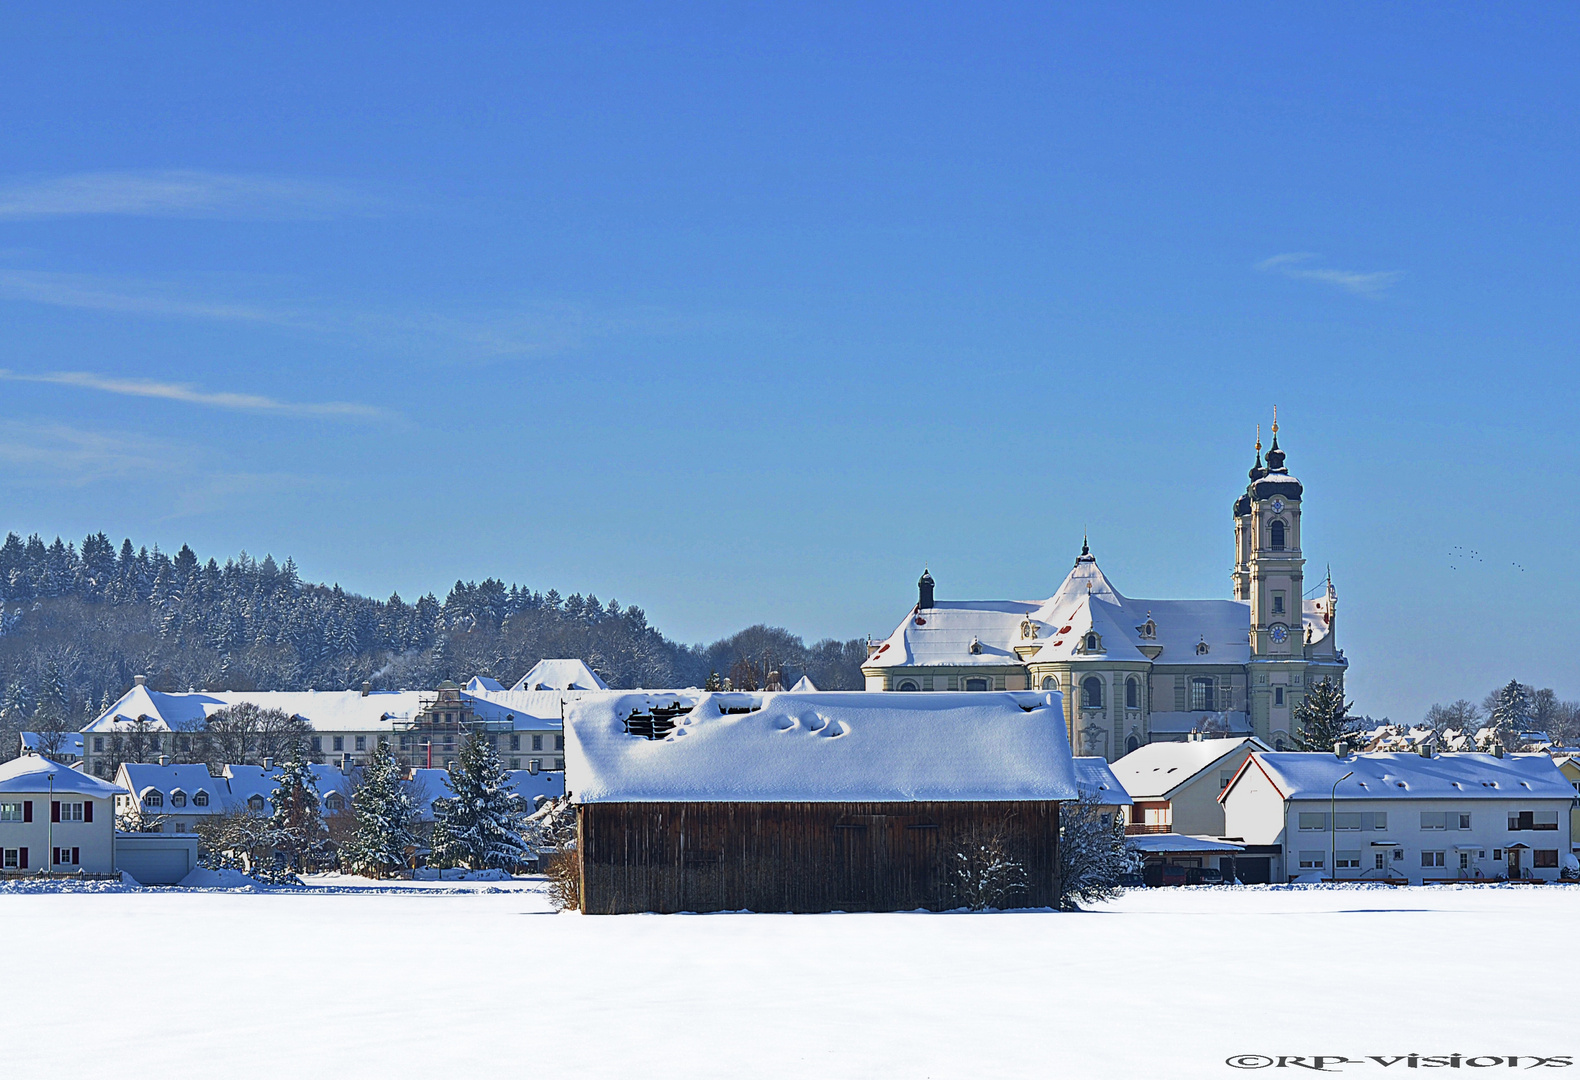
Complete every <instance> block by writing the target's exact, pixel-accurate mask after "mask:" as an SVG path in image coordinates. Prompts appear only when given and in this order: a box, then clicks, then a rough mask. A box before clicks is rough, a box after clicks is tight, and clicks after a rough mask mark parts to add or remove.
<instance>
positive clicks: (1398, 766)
mask: <svg viewBox="0 0 1580 1080" xmlns="http://www.w3.org/2000/svg"><path fill="white" fill-rule="evenodd" d="M1252 768H1258V769H1260V770H1261V771H1262V772H1263V773H1264V774H1265V775H1266V776H1267V778H1268V779H1269V780H1270V781H1272V783H1273V787H1274V788H1275V789H1277V790H1278V792H1279V793H1280V794H1281V795H1283V797H1284V798H1285V799H1316V798H1321V799H1327V798H1329V795H1330V792H1334V791H1335V788H1334V786H1333V785H1334V783H1335V781H1337V782H1338V787H1337V789H1336V797H1337V798H1340V799H1455V800H1459V799H1564V800H1570V799H1573V798H1574V794H1575V790H1574V786H1573V785H1572V784H1570V782H1569V781H1568V780H1566V779H1565V778H1564V775H1563V773H1561V772H1559V771H1558V767H1557V766H1556V765H1554V764H1553V760H1552V758H1550V757H1548V756H1547V755H1546V754H1510V755H1509V756H1507V757H1501V758H1500V757H1495V756H1494V755H1492V754H1438V755H1436V756H1435V757H1422V756H1421V755H1419V754H1352V755H1350V756H1349V757H1345V758H1340V757H1335V756H1334V755H1332V754H1300V753H1256V754H1252V755H1251V757H1250V758H1249V759H1248V760H1247V761H1246V763H1245V765H1243V766H1242V767H1241V769H1240V772H1239V773H1237V774H1236V775H1235V778H1234V782H1233V783H1231V784H1230V785H1229V786H1228V787H1227V788H1225V789H1224V791H1223V792H1222V794H1220V795H1219V796H1218V801H1219V802H1222V801H1223V800H1224V799H1225V798H1227V797H1228V794H1229V792H1230V791H1233V790H1234V788H1235V787H1236V786H1237V785H1238V784H1239V782H1240V777H1241V776H1244V775H1245V773H1246V772H1247V771H1248V770H1250V769H1252ZM1345 773H1353V774H1354V775H1352V776H1351V777H1349V778H1348V779H1343V780H1341V779H1340V778H1341V777H1343V776H1344V774H1345Z"/></svg>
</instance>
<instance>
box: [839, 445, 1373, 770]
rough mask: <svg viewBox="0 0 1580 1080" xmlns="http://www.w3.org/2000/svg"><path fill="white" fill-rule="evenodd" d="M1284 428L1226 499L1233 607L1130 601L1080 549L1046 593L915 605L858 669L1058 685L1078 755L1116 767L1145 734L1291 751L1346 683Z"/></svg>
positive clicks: (886, 680) (873, 685) (870, 676)
mask: <svg viewBox="0 0 1580 1080" xmlns="http://www.w3.org/2000/svg"><path fill="white" fill-rule="evenodd" d="M1284 459H1285V455H1284V452H1283V451H1282V450H1281V449H1279V446H1278V425H1277V424H1276V423H1275V424H1274V425H1273V442H1272V446H1271V447H1270V448H1269V450H1268V452H1267V460H1266V463H1265V464H1264V463H1263V460H1262V445H1261V443H1260V441H1259V442H1258V443H1257V447H1256V464H1255V466H1254V467H1253V468H1252V469H1251V472H1250V484H1249V485H1248V486H1247V487H1246V490H1245V494H1243V495H1241V496H1240V497H1239V499H1237V500H1236V502H1235V504H1234V541H1235V565H1234V574H1233V583H1234V599H1232V600H1136V599H1131V598H1129V597H1126V596H1124V595H1123V594H1121V593H1120V592H1119V590H1118V589H1116V588H1115V587H1114V586H1113V584H1112V583H1110V582H1109V580H1108V578H1107V577H1106V576H1105V575H1104V574H1103V571H1102V570H1101V569H1099V567H1098V565H1097V557H1096V556H1094V555H1093V554H1092V553H1091V551H1090V549H1089V547H1088V546H1087V545H1086V544H1085V543H1083V544H1082V546H1081V554H1080V557H1079V558H1077V559H1076V560H1075V567H1074V569H1072V570H1071V571H1070V572H1069V574H1068V576H1066V577H1065V579H1064V581H1063V583H1062V584H1061V585H1060V586H1059V588H1058V589H1057V590H1056V591H1055V592H1054V594H1053V595H1052V596H1050V597H1048V598H1047V599H1046V600H1024V601H1023V600H938V599H936V597H935V596H934V591H935V585H936V583H935V582H934V581H933V578H932V576H931V574H929V573H927V572H926V571H924V572H923V574H922V579H921V581H920V582H919V583H918V593H919V595H918V598H917V604H916V606H915V607H914V608H912V609H911V611H910V613H909V614H908V615H906V617H905V619H904V620H903V621H902V622H901V623H900V625H899V626H898V627H897V628H896V629H895V631H894V633H892V634H891V635H889V637H888V638H887V639H885V640H884V641H882V642H880V643H876V644H874V645H873V646H871V650H870V655H869V656H868V657H867V662H866V663H865V664H863V665H862V673H863V675H865V677H866V685H867V689H868V690H878V691H916V692H926V691H962V690H964V691H970V690H978V691H982V690H1058V691H1060V692H1061V693H1062V694H1063V697H1064V710H1065V722H1066V724H1067V725H1068V730H1069V735H1070V745H1071V747H1072V748H1073V749H1074V751H1075V753H1076V754H1084V755H1095V756H1101V757H1104V758H1106V759H1108V760H1110V761H1113V760H1116V759H1118V758H1120V757H1122V756H1124V755H1125V754H1126V753H1129V752H1130V751H1131V750H1134V749H1136V748H1137V747H1138V746H1141V745H1142V744H1144V743H1148V742H1157V741H1170V740H1173V741H1177V740H1183V739H1189V738H1200V737H1218V736H1243V735H1255V736H1257V737H1258V738H1260V739H1261V740H1262V741H1263V742H1265V743H1266V744H1267V745H1268V746H1269V747H1270V748H1273V749H1280V750H1282V749H1293V747H1294V740H1293V738H1292V733H1293V731H1294V728H1295V725H1294V723H1293V721H1292V716H1293V712H1294V709H1295V706H1296V705H1297V704H1299V702H1300V700H1301V698H1302V697H1304V695H1305V694H1306V692H1307V690H1308V689H1309V688H1310V687H1312V686H1315V685H1317V684H1318V683H1320V682H1321V681H1322V680H1323V679H1332V680H1333V681H1334V682H1335V683H1336V684H1338V685H1339V686H1340V687H1341V688H1342V686H1343V683H1344V673H1345V669H1346V668H1347V667H1348V665H1349V661H1348V660H1346V659H1345V657H1344V652H1343V650H1341V649H1339V648H1338V645H1337V641H1336V631H1337V622H1336V619H1337V596H1336V594H1335V592H1334V589H1333V580H1332V577H1331V575H1329V576H1328V577H1327V579H1326V580H1325V582H1324V583H1323V584H1321V585H1319V586H1318V587H1317V588H1316V589H1314V590H1312V593H1313V595H1312V596H1311V597H1310V598H1307V596H1306V593H1305V573H1304V567H1305V561H1306V560H1305V558H1304V556H1303V554H1302V552H1301V499H1302V496H1303V494H1304V488H1303V486H1302V485H1301V483H1300V481H1299V480H1297V479H1295V477H1294V476H1292V475H1290V473H1289V470H1288V468H1287V467H1286V466H1285V464H1284Z"/></svg>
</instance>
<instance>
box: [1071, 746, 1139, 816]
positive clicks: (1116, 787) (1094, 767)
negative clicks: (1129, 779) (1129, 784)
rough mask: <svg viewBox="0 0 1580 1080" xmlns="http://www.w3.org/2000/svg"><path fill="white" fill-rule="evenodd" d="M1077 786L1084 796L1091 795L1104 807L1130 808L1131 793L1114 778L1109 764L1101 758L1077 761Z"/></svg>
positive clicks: (1080, 758)
mask: <svg viewBox="0 0 1580 1080" xmlns="http://www.w3.org/2000/svg"><path fill="white" fill-rule="evenodd" d="M1075 786H1076V788H1077V789H1078V790H1079V791H1080V793H1081V794H1082V795H1083V796H1086V795H1090V796H1091V797H1092V799H1093V800H1094V801H1096V802H1097V803H1099V804H1100V805H1102V806H1129V805H1130V804H1131V798H1130V793H1129V792H1127V791H1126V790H1125V787H1124V785H1123V784H1121V783H1120V782H1119V779H1118V778H1117V777H1116V776H1114V772H1113V770H1112V769H1110V768H1109V767H1108V762H1107V761H1104V760H1103V759H1102V758H1100V757H1078V758H1076V759H1075Z"/></svg>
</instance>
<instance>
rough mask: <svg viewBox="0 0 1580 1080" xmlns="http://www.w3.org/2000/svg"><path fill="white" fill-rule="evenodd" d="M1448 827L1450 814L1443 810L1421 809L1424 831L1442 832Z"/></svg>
mask: <svg viewBox="0 0 1580 1080" xmlns="http://www.w3.org/2000/svg"><path fill="white" fill-rule="evenodd" d="M1446 828H1448V815H1447V814H1446V813H1444V812H1443V811H1441V810H1422V811H1421V831H1422V832H1442V831H1443V830H1444V829H1446ZM1421 865H1422V866H1429V865H1431V864H1429V863H1422V864H1421Z"/></svg>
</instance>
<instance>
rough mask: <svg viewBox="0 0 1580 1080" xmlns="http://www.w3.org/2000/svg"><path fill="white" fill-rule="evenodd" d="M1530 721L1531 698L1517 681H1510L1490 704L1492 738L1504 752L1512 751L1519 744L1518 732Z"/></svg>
mask: <svg viewBox="0 0 1580 1080" xmlns="http://www.w3.org/2000/svg"><path fill="white" fill-rule="evenodd" d="M1530 720H1531V697H1530V693H1529V692H1528V691H1527V690H1526V688H1525V687H1524V686H1522V685H1520V681H1519V680H1518V679H1510V680H1509V682H1508V685H1507V686H1504V687H1503V688H1502V689H1501V690H1499V691H1498V693H1497V698H1496V699H1495V700H1494V702H1493V704H1492V717H1491V722H1490V723H1489V724H1488V726H1489V727H1490V728H1492V737H1493V739H1494V740H1496V741H1497V742H1498V744H1499V745H1501V746H1502V747H1503V748H1504V749H1505V750H1513V749H1515V747H1516V746H1517V745H1518V743H1519V739H1520V732H1522V731H1524V730H1525V729H1526V728H1527V727H1528V726H1529V724H1530Z"/></svg>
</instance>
